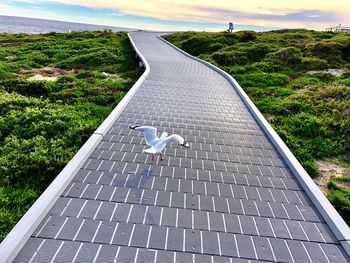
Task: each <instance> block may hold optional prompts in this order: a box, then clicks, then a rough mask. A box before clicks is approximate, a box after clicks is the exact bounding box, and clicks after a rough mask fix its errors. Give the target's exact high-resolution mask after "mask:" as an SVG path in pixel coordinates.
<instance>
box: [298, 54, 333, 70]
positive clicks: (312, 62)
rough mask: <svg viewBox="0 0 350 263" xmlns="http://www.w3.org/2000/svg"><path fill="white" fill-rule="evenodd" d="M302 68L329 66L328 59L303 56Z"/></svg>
mask: <svg viewBox="0 0 350 263" xmlns="http://www.w3.org/2000/svg"><path fill="white" fill-rule="evenodd" d="M301 64H302V68H303V69H305V70H318V69H327V68H329V65H328V61H327V60H325V59H320V58H317V57H304V58H302V59H301Z"/></svg>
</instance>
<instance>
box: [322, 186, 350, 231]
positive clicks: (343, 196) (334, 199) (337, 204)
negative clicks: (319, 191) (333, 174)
mask: <svg viewBox="0 0 350 263" xmlns="http://www.w3.org/2000/svg"><path fill="white" fill-rule="evenodd" d="M327 187H328V189H329V192H328V194H327V198H328V200H329V201H330V202H331V203H332V205H333V206H334V208H335V209H337V211H338V212H339V214H340V215H341V216H342V217H343V218H344V220H345V221H346V222H347V224H348V225H350V191H349V189H347V188H345V187H342V186H339V185H337V184H336V183H335V182H334V181H329V183H328V185H327Z"/></svg>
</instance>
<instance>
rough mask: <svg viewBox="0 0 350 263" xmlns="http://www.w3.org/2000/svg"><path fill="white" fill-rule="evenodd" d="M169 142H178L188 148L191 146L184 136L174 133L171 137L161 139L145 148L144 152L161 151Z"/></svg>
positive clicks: (153, 152) (154, 152)
mask: <svg viewBox="0 0 350 263" xmlns="http://www.w3.org/2000/svg"><path fill="white" fill-rule="evenodd" d="M168 143H174V144H178V145H181V146H183V147H186V148H188V147H190V145H189V144H188V143H187V142H185V140H184V138H182V137H181V136H180V135H178V134H172V135H170V136H169V137H166V138H161V139H159V141H158V142H157V143H156V144H155V145H153V146H152V147H151V148H149V149H146V150H144V152H146V153H152V154H156V153H161V152H162V151H163V150H164V148H165V146H166V145H167V144H168Z"/></svg>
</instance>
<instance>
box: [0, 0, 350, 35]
mask: <svg viewBox="0 0 350 263" xmlns="http://www.w3.org/2000/svg"><path fill="white" fill-rule="evenodd" d="M349 14H350V0H244V1H242V0H0V15H8V16H23V17H33V18H43V19H51V20H61V21H70V22H81V23H89V24H100V25H109V26H118V27H127V28H137V29H148V30H178V31H182V30H186V31H187V30H197V31H223V30H225V29H227V28H228V22H233V23H234V25H235V30H245V29H250V30H256V31H263V30H271V29H280V28H307V29H316V30H324V29H325V28H327V27H334V26H336V25H338V24H342V25H344V26H350V15H349Z"/></svg>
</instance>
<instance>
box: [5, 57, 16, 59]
mask: <svg viewBox="0 0 350 263" xmlns="http://www.w3.org/2000/svg"><path fill="white" fill-rule="evenodd" d="M15 58H16V57H15V56H7V57H5V59H7V60H14V59H15Z"/></svg>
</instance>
